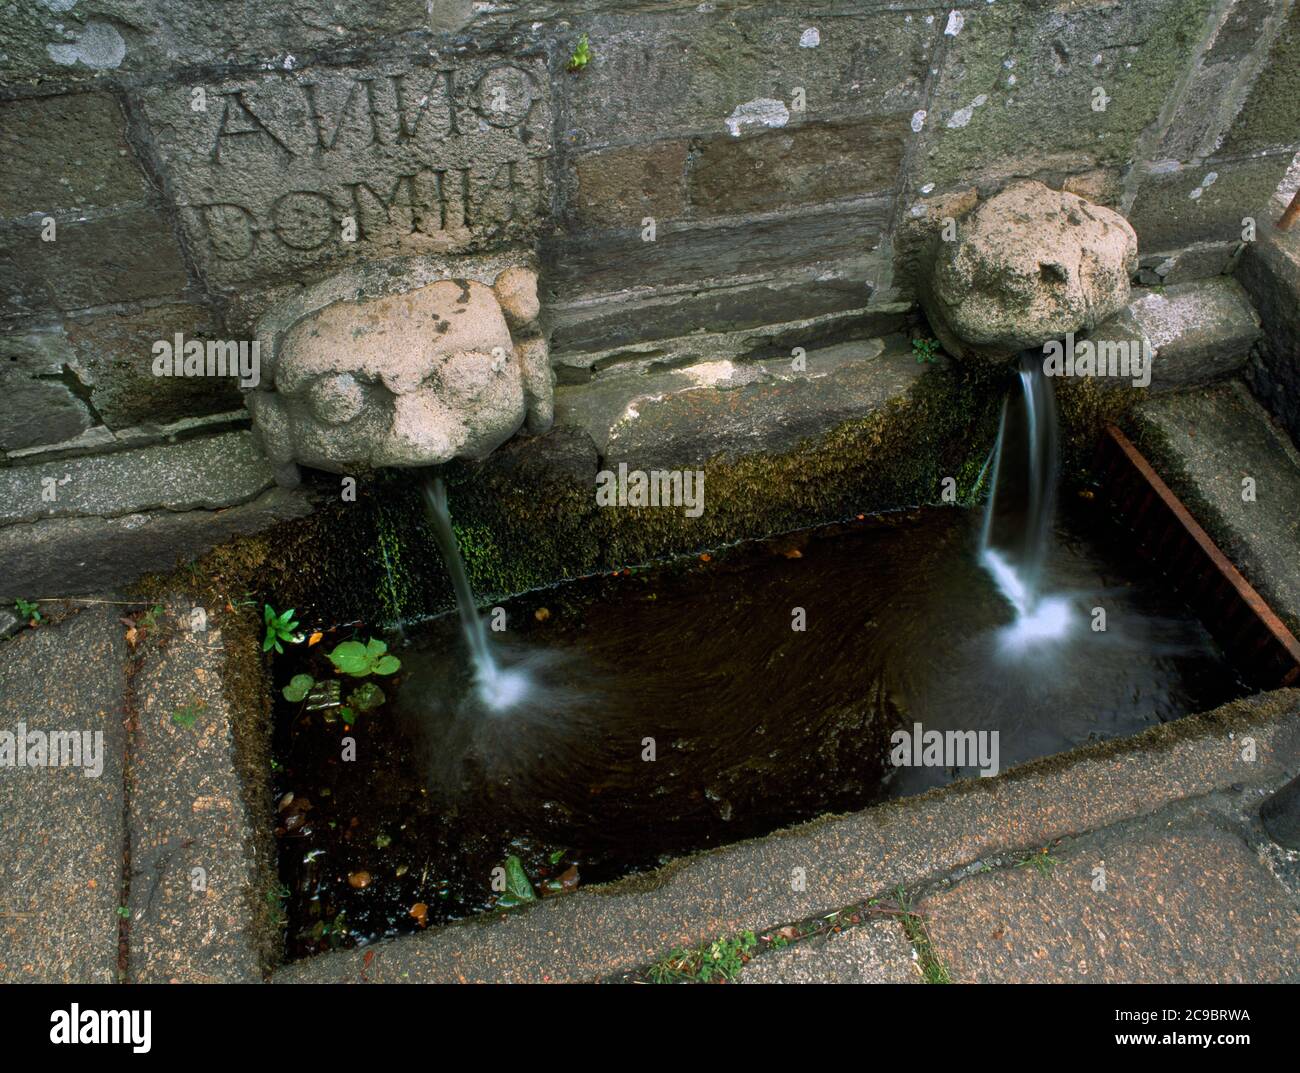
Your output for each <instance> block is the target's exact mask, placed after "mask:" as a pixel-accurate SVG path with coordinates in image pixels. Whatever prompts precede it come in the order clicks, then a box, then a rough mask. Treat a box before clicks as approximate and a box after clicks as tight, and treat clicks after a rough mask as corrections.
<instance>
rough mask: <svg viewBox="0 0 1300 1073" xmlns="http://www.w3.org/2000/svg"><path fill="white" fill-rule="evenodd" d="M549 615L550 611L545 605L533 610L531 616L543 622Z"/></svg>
mask: <svg viewBox="0 0 1300 1073" xmlns="http://www.w3.org/2000/svg"><path fill="white" fill-rule="evenodd" d="M550 617H551V612H550V611H549V610H548V609H547V608H545V607H539V608H538V609H537V610H536V611H534V612H533V618H535V619H537V621H538V622H545V621H546V620H547V619H548V618H550Z"/></svg>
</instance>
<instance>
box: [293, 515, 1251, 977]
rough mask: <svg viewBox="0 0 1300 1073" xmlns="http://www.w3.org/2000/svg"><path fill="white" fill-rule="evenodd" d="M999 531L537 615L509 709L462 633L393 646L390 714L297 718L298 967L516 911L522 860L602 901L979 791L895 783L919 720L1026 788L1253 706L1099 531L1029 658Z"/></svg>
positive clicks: (523, 607) (696, 565)
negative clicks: (1173, 725) (825, 818)
mask: <svg viewBox="0 0 1300 1073" xmlns="http://www.w3.org/2000/svg"><path fill="white" fill-rule="evenodd" d="M980 524H981V519H980V517H979V515H978V514H976V513H974V512H967V511H962V510H957V509H948V510H944V509H927V510H922V511H915V512H908V513H900V514H895V515H889V516H885V517H880V518H873V519H866V520H863V521H860V522H856V523H849V524H846V525H836V526H829V527H826V528H823V529H819V530H815V531H807V532H803V533H798V534H793V535H790V536H786V537H781V538H776V539H772V540H768V541H760V542H753V543H748V544H744V545H739V546H737V547H735V548H732V549H729V550H727V551H725V552H721V553H717V554H715V555H713V556H712V557H711V558H710V559H708V561H704V560H702V559H694V558H693V559H690V560H685V561H680V562H677V563H673V564H669V565H666V566H663V567H658V568H655V569H652V570H647V571H642V572H636V573H633V574H631V575H622V576H618V577H604V578H595V579H588V580H585V581H581V582H575V583H570V584H567V585H564V586H560V587H557V588H554V589H551V590H547V591H544V592H539V593H532V594H529V595H527V596H524V597H521V598H519V599H516V600H514V601H511V602H510V603H509V604H507V605H506V606H505V612H506V621H507V625H508V628H507V630H506V631H505V632H504V633H494V634H492V635H491V636H492V639H493V641H494V648H495V651H496V652H497V655H498V658H499V660H500V662H501V663H502V664H503V665H504V666H507V667H514V668H517V669H522V670H523V671H524V672H525V673H526V674H527V675H528V676H529V678H530V680H531V683H532V685H531V693H530V695H529V696H528V698H526V699H525V700H524V701H523V702H522V703H521V704H520V705H518V706H517V707H515V708H513V709H511V710H509V711H506V712H500V713H490V712H485V711H482V710H480V709H479V708H478V707H477V704H476V703H475V702H474V701H473V699H472V697H473V690H472V689H471V683H470V680H469V671H468V668H467V660H466V653H465V647H464V643H463V641H462V639H461V634H460V631H459V628H458V624H457V622H456V619H455V616H454V615H449V616H445V617H444V618H441V619H438V620H435V621H433V622H431V623H429V624H427V625H425V626H422V627H420V628H418V629H412V630H408V633H407V636H406V638H405V639H403V640H401V641H397V640H394V641H392V651H393V652H394V653H396V654H397V655H398V656H399V657H400V658H401V660H402V664H403V666H402V670H401V672H400V673H399V674H398V675H396V676H395V677H393V678H391V679H383V680H378V681H380V684H381V685H382V687H383V689H384V691H385V692H386V693H387V695H388V697H389V701H388V703H386V704H385V705H383V707H382V708H380V709H379V710H377V711H375V712H367V713H365V714H363V715H361V716H359V717H358V722H357V725H356V726H354V727H353V728H352V729H351V731H350V732H345V730H344V727H343V724H342V723H333V724H329V723H326V722H325V721H324V719H323V717H322V713H321V712H307V711H303V710H301V705H298V704H290V703H288V702H287V701H283V700H281V699H279V698H277V752H278V756H279V760H280V764H281V770H280V773H279V785H278V790H279V793H280V794H286V793H292V794H293V795H294V798H293V801H292V802H290V803H289V804H288V805H287V806H286V808H285V809H284V810H283V811H282V819H281V826H280V827H279V829H278V833H279V837H280V846H281V878H282V880H283V883H284V885H285V887H286V888H287V903H286V908H287V912H288V915H289V920H290V927H289V931H290V936H289V954H290V956H293V957H298V956H302V955H304V954H308V953H312V952H314V951H316V950H320V949H325V948H327V947H328V946H330V945H331V944H339V943H342V944H345V945H346V944H350V943H354V942H357V941H366V940H370V939H374V938H377V937H381V936H385V935H393V934H398V933H402V932H407V931H413V930H416V929H418V928H419V927H420V923H419V921H418V920H417V919H416V917H420V918H421V919H423V920H424V921H425V922H426V923H427V924H429V925H434V924H437V923H442V922H445V921H447V920H451V919H455V918H458V917H463V916H467V915H469V914H472V913H475V912H480V911H482V910H484V909H487V908H490V907H491V906H492V905H493V904H494V901H495V898H496V895H495V893H494V892H493V890H492V889H491V886H490V881H491V875H492V870H493V868H495V867H497V866H499V865H501V864H502V863H503V861H504V860H505V858H506V857H507V856H509V855H511V854H515V855H517V856H518V857H519V858H520V859H521V860H522V862H523V865H524V868H525V871H526V872H527V873H528V875H529V876H530V877H531V879H532V881H533V883H534V884H535V885H537V886H539V887H540V886H542V885H544V884H545V883H546V881H547V880H551V881H552V882H553V883H555V882H556V881H557V879H558V877H559V876H561V875H564V876H565V879H566V884H567V885H570V886H571V885H572V884H573V882H574V879H575V872H574V871H573V870H572V868H573V867H574V866H576V879H577V880H578V881H579V882H580V883H582V884H586V883H591V882H598V881H602V880H607V879H610V878H613V877H616V876H619V875H622V874H626V873H627V872H630V871H635V870H638V869H645V868H651V867H654V866H655V865H657V864H659V863H662V862H663V861H666V860H667V859H669V858H671V857H673V856H676V855H679V854H682V853H685V852H689V851H691V850H696V849H701V848H705V847H709V846H716V845H719V844H722V843H725V842H730V841H734V840H737V839H741V838H746V837H751V836H754V835H760V834H764V833H767V832H769V831H771V830H773V829H775V828H778V827H782V826H785V825H787V824H790V823H794V822H797V821H800V820H805V819H808V818H811V817H813V816H817V815H819V814H822V813H825V812H831V811H845V810H850V809H856V808H860V807H862V806H864V805H866V804H869V803H870V802H872V801H876V800H879V799H881V798H884V797H889V796H897V795H900V794H909V793H915V792H918V791H921V790H924V789H927V788H929V787H931V786H937V785H941V784H943V783H946V782H950V781H952V779H953V778H956V777H975V773H974V772H973V771H972V770H970V769H967V770H964V771H960V772H959V771H953V770H946V769H943V768H892V767H890V766H889V764H888V757H889V751H890V745H889V735H890V733H891V732H892V731H893V730H895V729H897V728H900V727H905V728H911V726H912V725H913V724H914V723H921V724H922V725H923V726H924V727H925V729H926V730H932V729H933V730H949V729H951V730H963V731H965V730H996V731H999V732H1000V734H999V746H1000V749H999V752H1000V756H999V760H1000V764H1001V766H1002V768H1004V769H1005V768H1006V767H1009V766H1010V765H1012V764H1015V763H1018V762H1021V761H1023V760H1026V759H1029V758H1032V757H1037V756H1042V755H1045V754H1049V753H1055V752H1059V751H1061V750H1063V749H1068V748H1070V747H1071V746H1074V745H1078V744H1080V743H1082V742H1086V741H1090V740H1098V739H1103V738H1112V737H1116V736H1121V735H1126V734H1132V733H1134V732H1136V731H1139V730H1142V729H1143V728H1145V727H1148V726H1151V725H1153V724H1155V723H1158V722H1161V721H1165V720H1169V719H1174V718H1177V717H1178V716H1180V715H1184V714H1187V713H1189V712H1194V711H1202V710H1205V709H1207V708H1210V707H1213V706H1215V705H1217V704H1220V703H1222V702H1223V701H1225V700H1228V699H1231V698H1232V697H1235V696H1238V695H1240V694H1241V693H1242V692H1244V690H1243V688H1242V686H1241V684H1240V682H1239V681H1238V679H1237V677H1236V675H1235V674H1234V672H1233V671H1232V669H1231V668H1230V667H1228V666H1227V664H1226V663H1225V662H1224V660H1223V657H1222V655H1221V654H1220V653H1219V651H1218V649H1217V647H1216V646H1215V645H1214V643H1213V642H1212V640H1211V639H1210V638H1209V636H1208V634H1207V633H1206V631H1205V630H1204V628H1203V627H1202V626H1201V625H1200V623H1198V622H1197V621H1196V620H1195V619H1194V618H1192V617H1191V616H1190V615H1189V614H1188V613H1187V612H1186V611H1185V610H1184V609H1183V607H1182V605H1181V604H1180V603H1179V602H1177V601H1175V600H1173V599H1171V598H1169V597H1167V596H1165V595H1163V594H1162V589H1161V587H1160V585H1159V583H1158V580H1153V579H1151V578H1150V577H1146V576H1143V575H1142V574H1141V573H1138V572H1136V569H1137V568H1134V567H1130V566H1129V565H1128V559H1127V556H1126V555H1125V554H1124V550H1123V547H1122V545H1117V543H1116V540H1117V538H1116V537H1114V536H1112V535H1110V534H1109V533H1108V531H1105V530H1101V529H1098V528H1097V527H1096V526H1095V525H1094V524H1093V523H1092V522H1091V521H1090V520H1089V519H1088V518H1087V517H1084V516H1082V515H1080V516H1077V517H1074V518H1072V519H1071V520H1070V522H1069V523H1068V524H1066V525H1061V526H1058V531H1057V533H1056V543H1055V547H1054V550H1053V553H1052V556H1051V558H1050V562H1049V564H1048V568H1047V582H1046V589H1047V590H1048V591H1050V592H1052V593H1054V594H1056V595H1058V596H1061V597H1064V598H1065V599H1067V600H1068V601H1069V602H1070V604H1071V605H1072V607H1073V608H1074V620H1075V621H1074V624H1073V627H1072V629H1071V632H1070V634H1069V635H1068V636H1067V637H1066V638H1065V639H1064V640H1063V641H1060V642H1054V643H1052V644H1050V645H1045V646H1042V647H1038V648H1033V647H1031V648H1029V649H1028V650H1025V651H1020V652H1015V653H1013V652H1010V651H1008V650H1007V646H1006V644H1005V635H1004V632H1003V628H1004V627H1005V626H1007V624H1009V623H1010V621H1011V619H1012V612H1011V610H1010V608H1009V607H1008V606H1007V604H1006V602H1005V600H1004V599H1003V598H1002V597H1001V596H1000V595H999V594H998V592H997V590H996V589H995V588H994V586H993V584H992V582H991V581H990V580H989V578H988V576H987V575H986V574H985V573H984V571H983V570H982V569H981V568H980V567H979V566H978V564H977V547H978V542H979V531H980ZM429 554H430V555H431V556H435V555H436V552H435V551H433V549H432V545H431V547H430V553H429ZM1094 608H1103V609H1104V611H1105V614H1106V629H1105V631H1104V632H1098V631H1094V630H1093V629H1092V628H1091V623H1092V621H1093V611H1092V609H1094ZM797 609H802V617H803V619H804V621H805V624H806V628H805V629H804V630H802V631H797V630H794V629H792V623H794V622H795V621H796V616H797V615H798V610H797ZM486 610H487V609H485V612H486ZM342 639H344V635H338V636H335V637H332V638H327V640H326V643H324V644H322V645H319V646H317V647H316V648H314V649H312V650H309V651H301V650H294V651H292V652H291V653H290V654H288V655H286V656H285V657H281V658H280V660H279V662H278V663H277V667H276V673H277V675H278V676H282V678H281V679H280V680H279V681H278V682H277V684H281V685H282V684H283V683H284V682H285V681H287V680H288V677H289V676H290V675H291V674H293V673H296V672H300V671H303V670H306V671H308V672H309V673H314V674H315V675H316V676H317V677H318V678H321V677H327V676H328V665H327V664H325V663H324V662H323V658H322V657H323V652H324V651H325V650H327V649H328V648H330V647H331V646H332V644H333V643H336V642H337V641H338V640H342ZM345 693H346V687H345ZM345 733H346V734H347V735H349V736H351V737H353V738H355V740H356V745H357V756H356V759H355V761H351V762H348V761H344V760H342V759H341V758H340V757H341V752H342V745H341V739H343V738H344V737H345ZM648 739H652V740H648ZM651 748H653V751H654V757H655V759H653V760H647V759H644V757H645V756H648V755H650V753H649V750H650V749H651ZM308 806H309V807H308ZM362 873H364V875H362ZM349 876H351V877H352V883H350V882H349ZM367 879H368V883H366V884H365V885H364V887H362V888H361V889H357V888H356V887H354V886H353V883H361V882H362V881H364V880H367ZM419 906H425V907H427V908H426V909H425V911H424V912H421V911H420V910H419V908H418V907H419ZM412 907H416V916H412V915H411V909H412ZM340 914H342V915H341V916H340Z"/></svg>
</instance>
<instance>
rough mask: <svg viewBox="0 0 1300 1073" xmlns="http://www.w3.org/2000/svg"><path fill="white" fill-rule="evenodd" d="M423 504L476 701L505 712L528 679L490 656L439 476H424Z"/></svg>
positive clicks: (524, 690)
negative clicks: (452, 595) (447, 580)
mask: <svg viewBox="0 0 1300 1073" xmlns="http://www.w3.org/2000/svg"><path fill="white" fill-rule="evenodd" d="M423 491H424V502H425V507H426V508H427V512H428V515H429V521H430V522H431V523H432V526H433V537H434V540H435V541H437V544H438V550H439V551H440V552H442V561H443V562H444V563H445V564H446V566H447V573H448V575H449V576H450V577H451V586H452V589H453V590H454V591H455V593H456V607H457V609H458V611H459V612H460V624H461V633H462V634H463V635H464V638H465V643H466V645H467V646H468V647H469V656H470V662H471V664H472V666H473V668H474V688H475V692H476V693H477V695H478V699H479V701H480V702H481V703H482V704H483V706H484V707H485V708H488V709H490V710H492V711H498V712H499V711H505V710H506V709H508V708H511V707H513V706H514V705H516V704H518V703H519V702H520V701H521V700H522V699H523V697H524V695H525V694H526V693H527V692H528V676H527V675H526V674H525V673H524V672H523V671H521V670H517V669H503V668H502V667H501V666H500V665H499V664H498V663H497V661H496V659H495V658H494V656H493V653H492V646H491V644H490V643H489V641H488V635H487V628H486V627H485V626H484V625H483V620H482V619H481V618H479V614H478V605H477V604H476V603H475V601H474V590H473V589H472V588H470V584H469V575H468V574H467V573H466V572H465V562H464V560H463V559H462V558H461V555H460V546H459V545H458V544H457V542H456V532H455V530H454V529H453V528H452V524H451V511H449V510H448V509H447V487H446V485H445V484H443V482H442V478H441V477H433V478H430V477H428V476H426V477H425V478H424V481H423Z"/></svg>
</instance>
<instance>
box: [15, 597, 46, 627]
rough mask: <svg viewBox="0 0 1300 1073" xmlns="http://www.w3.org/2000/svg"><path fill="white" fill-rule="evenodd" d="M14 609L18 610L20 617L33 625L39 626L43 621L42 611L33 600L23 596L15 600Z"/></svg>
mask: <svg viewBox="0 0 1300 1073" xmlns="http://www.w3.org/2000/svg"><path fill="white" fill-rule="evenodd" d="M14 610H15V611H17V612H18V615H19V617H20V618H21V619H22V620H23V621H24V622H27V623H29V624H31V625H32V626H37V625H39V624H40V621H41V613H40V611H39V610H37V607H36V604H35V603H34V602H33V601H31V600H24V599H23V598H22V597H21V596H20V597H19V598H18V599H16V600H15V601H14Z"/></svg>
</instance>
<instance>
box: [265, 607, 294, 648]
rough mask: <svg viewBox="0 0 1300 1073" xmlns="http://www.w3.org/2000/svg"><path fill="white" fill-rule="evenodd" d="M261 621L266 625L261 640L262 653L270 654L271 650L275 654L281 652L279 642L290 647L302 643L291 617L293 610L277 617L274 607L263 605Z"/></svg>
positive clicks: (290, 609)
mask: <svg viewBox="0 0 1300 1073" xmlns="http://www.w3.org/2000/svg"><path fill="white" fill-rule="evenodd" d="M262 621H263V622H264V623H265V624H266V636H265V637H263V638H262V651H263V652H270V651H271V649H273V648H274V649H275V650H276V651H277V652H283V651H284V649H283V648H282V647H281V645H280V642H281V641H284V642H285V643H286V644H291V645H296V644H300V643H301V642H302V634H301V633H299V632H298V622H297V620H296V619H295V618H294V617H293V608H289V610H288V611H285V612H284V613H283V614H279V615H277V614H276V613H275V608H274V607H272V606H271V605H270V604H263V605H262Z"/></svg>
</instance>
